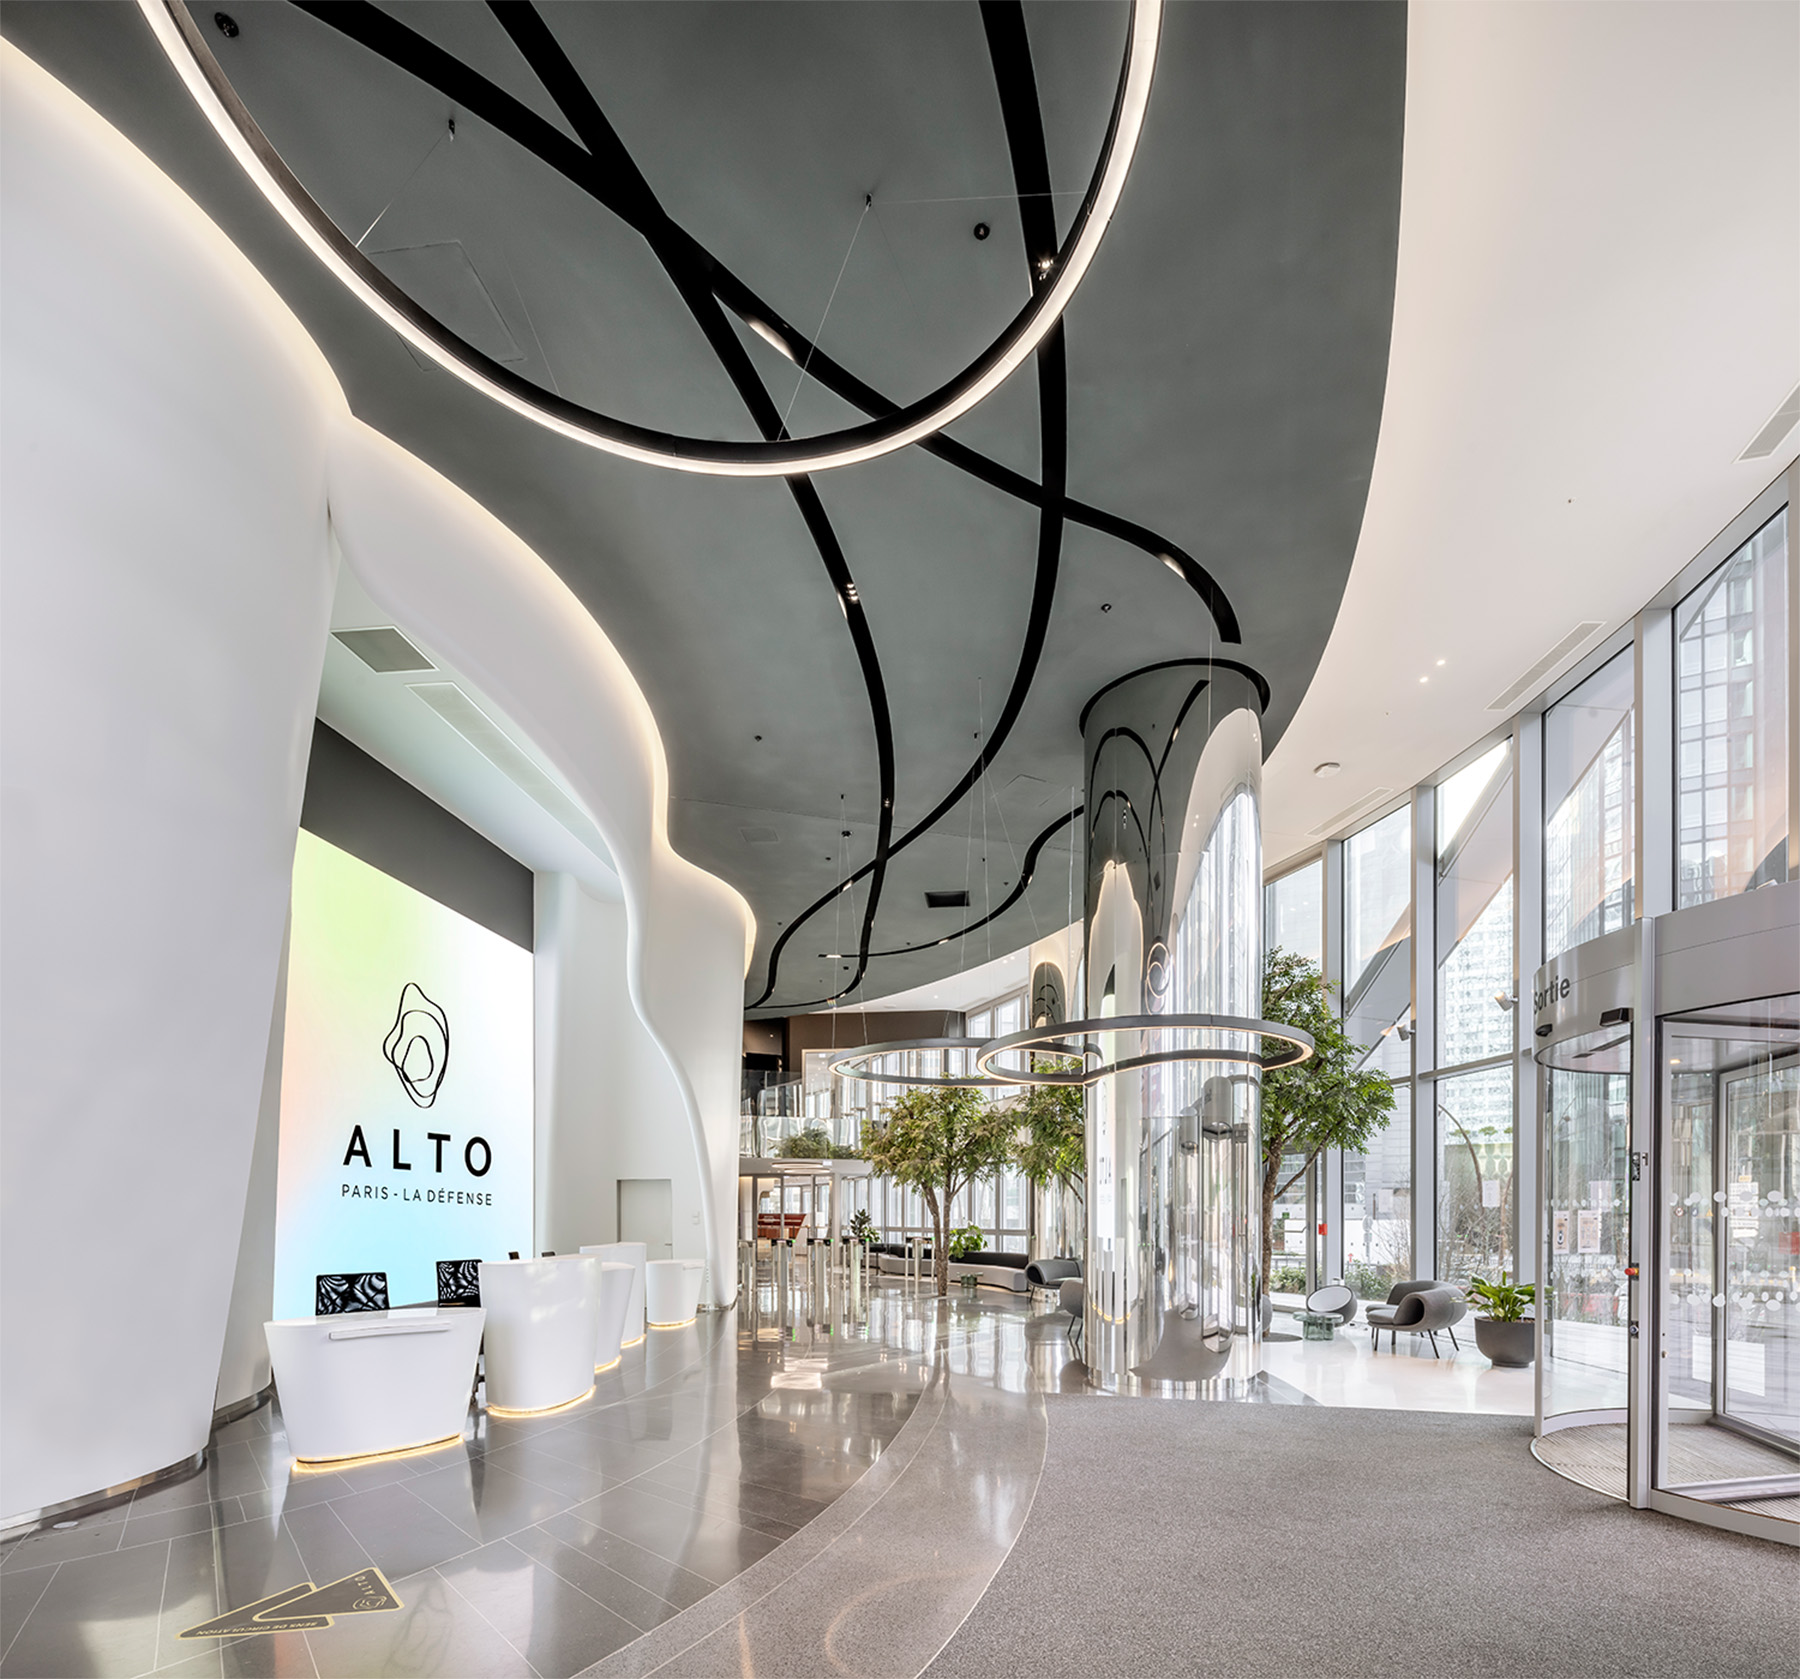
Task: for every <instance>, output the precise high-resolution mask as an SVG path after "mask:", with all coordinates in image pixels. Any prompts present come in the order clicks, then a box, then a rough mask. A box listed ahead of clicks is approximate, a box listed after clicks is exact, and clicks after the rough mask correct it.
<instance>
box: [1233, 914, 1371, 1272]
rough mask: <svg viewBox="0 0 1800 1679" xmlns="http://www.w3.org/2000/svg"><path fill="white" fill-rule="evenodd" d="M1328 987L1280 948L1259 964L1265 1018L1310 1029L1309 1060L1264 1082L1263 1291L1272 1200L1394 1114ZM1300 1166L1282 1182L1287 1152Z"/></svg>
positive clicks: (1302, 960) (1357, 1146) (1312, 965)
mask: <svg viewBox="0 0 1800 1679" xmlns="http://www.w3.org/2000/svg"><path fill="white" fill-rule="evenodd" d="M1331 992H1332V988H1331V987H1330V986H1329V985H1327V984H1326V983H1325V976H1324V975H1323V974H1322V973H1320V971H1319V965H1318V963H1316V962H1311V961H1308V960H1307V958H1306V957H1304V956H1296V955H1295V954H1294V953H1293V952H1292V951H1287V950H1283V949H1281V948H1280V947H1279V946H1277V947H1276V948H1274V949H1273V950H1271V951H1270V952H1269V954H1268V958H1267V960H1266V961H1265V962H1264V963H1263V1004H1262V1011H1263V1018H1264V1019H1265V1020H1269V1021H1272V1022H1274V1023H1275V1024H1276V1025H1278V1026H1298V1027H1299V1028H1300V1029H1301V1030H1302V1031H1305V1032H1310V1033H1311V1034H1312V1040H1313V1053H1312V1056H1311V1058H1310V1059H1309V1060H1306V1061H1302V1062H1299V1063H1298V1064H1297V1065H1295V1066H1292V1067H1283V1068H1279V1069H1277V1070H1275V1071H1272V1072H1266V1073H1264V1074H1263V1081H1262V1169H1263V1170H1262V1276H1263V1278H1264V1287H1265V1289H1266V1288H1267V1286H1268V1282H1267V1279H1268V1276H1269V1269H1270V1264H1271V1262H1272V1259H1273V1250H1274V1236H1275V1232H1274V1223H1275V1203H1276V1202H1277V1201H1278V1200H1280V1198H1281V1197H1282V1196H1283V1195H1285V1194H1286V1193H1287V1192H1288V1191H1289V1190H1290V1189H1292V1188H1293V1187H1294V1185H1295V1184H1296V1183H1298V1182H1299V1181H1300V1180H1301V1178H1303V1177H1304V1176H1305V1175H1306V1173H1307V1171H1308V1169H1309V1168H1310V1167H1311V1166H1312V1163H1313V1162H1314V1161H1315V1160H1317V1159H1318V1158H1319V1156H1320V1155H1321V1154H1323V1153H1324V1152H1325V1150H1326V1149H1328V1148H1343V1149H1350V1150H1353V1151H1358V1150H1362V1149H1365V1148H1367V1147H1368V1145H1369V1141H1370V1139H1371V1138H1372V1137H1374V1135H1375V1133H1376V1132H1378V1131H1379V1130H1380V1129H1381V1128H1382V1127H1383V1126H1384V1125H1385V1124H1386V1123H1387V1118H1388V1115H1389V1114H1390V1113H1392V1112H1393V1109H1394V1087H1393V1085H1392V1084H1391V1083H1390V1082H1389V1081H1388V1077H1387V1075H1386V1074H1385V1073H1376V1072H1370V1071H1368V1070H1366V1069H1361V1068H1359V1067H1358V1065H1357V1063H1358V1062H1359V1061H1361V1060H1362V1058H1363V1056H1364V1055H1366V1054H1367V1053H1368V1052H1367V1050H1366V1049H1365V1048H1364V1047H1363V1046H1362V1045H1361V1044H1358V1043H1356V1042H1355V1041H1354V1040H1353V1039H1352V1038H1351V1037H1350V1036H1349V1035H1348V1034H1347V1033H1346V1032H1345V1031H1344V1024H1343V1022H1342V1021H1341V1020H1339V1019H1338V1015H1337V1010H1336V1009H1335V1008H1334V1007H1333V1006H1332V1000H1331ZM1292 1154H1297V1155H1299V1156H1300V1165H1299V1167H1298V1169H1297V1170H1295V1171H1294V1172H1292V1173H1290V1174H1289V1176H1288V1178H1287V1181H1286V1182H1285V1183H1284V1182H1283V1181H1282V1164H1283V1162H1284V1161H1285V1160H1286V1158H1287V1157H1288V1156H1289V1155H1292Z"/></svg>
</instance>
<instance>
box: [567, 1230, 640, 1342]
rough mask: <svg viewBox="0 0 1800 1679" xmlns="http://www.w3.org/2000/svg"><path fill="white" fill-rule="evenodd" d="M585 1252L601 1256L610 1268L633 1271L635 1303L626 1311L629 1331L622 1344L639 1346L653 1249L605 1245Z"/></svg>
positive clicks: (620, 1243) (626, 1245) (631, 1302)
mask: <svg viewBox="0 0 1800 1679" xmlns="http://www.w3.org/2000/svg"><path fill="white" fill-rule="evenodd" d="M581 1251H582V1252H583V1253H592V1254H598V1255H599V1256H600V1258H601V1259H603V1260H605V1261H606V1262H607V1263H609V1264H617V1265H629V1266H630V1267H631V1273H632V1274H631V1299H630V1301H629V1302H628V1303H627V1304H626V1307H625V1329H624V1334H623V1337H622V1340H621V1342H620V1344H621V1345H622V1346H627V1347H634V1346H636V1345H637V1344H638V1342H639V1341H641V1340H643V1338H644V1267H645V1266H646V1265H648V1264H649V1263H650V1248H649V1245H648V1244H647V1243H644V1242H601V1243H600V1244H599V1245H598V1246H596V1247H591V1248H583V1249H582V1250H581Z"/></svg>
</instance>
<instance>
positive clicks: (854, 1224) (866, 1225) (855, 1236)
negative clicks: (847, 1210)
mask: <svg viewBox="0 0 1800 1679" xmlns="http://www.w3.org/2000/svg"><path fill="white" fill-rule="evenodd" d="M879 1234H880V1232H879V1231H877V1230H876V1228H875V1221H874V1219H872V1218H871V1217H870V1216H869V1209H868V1208H867V1207H858V1208H857V1209H856V1211H855V1212H854V1213H852V1214H851V1215H850V1240H851V1241H853V1242H862V1243H864V1244H865V1245H867V1244H868V1243H870V1242H873V1241H874V1240H875V1239H876V1238H877V1236H879Z"/></svg>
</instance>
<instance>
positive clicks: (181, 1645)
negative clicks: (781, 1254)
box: [0, 1312, 929, 1679]
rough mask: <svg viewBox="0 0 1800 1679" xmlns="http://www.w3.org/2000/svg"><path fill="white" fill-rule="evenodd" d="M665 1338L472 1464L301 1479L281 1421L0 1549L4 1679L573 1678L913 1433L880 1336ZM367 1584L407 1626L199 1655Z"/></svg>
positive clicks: (384, 1625) (761, 1550)
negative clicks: (279, 1677)
mask: <svg viewBox="0 0 1800 1679" xmlns="http://www.w3.org/2000/svg"><path fill="white" fill-rule="evenodd" d="M831 1327H832V1328H833V1329H835V1330H836V1333H826V1332H823V1331H819V1332H815V1331H814V1330H813V1328H812V1327H811V1326H809V1325H807V1324H806V1323H805V1322H804V1319H803V1318H802V1319H801V1320H800V1321H798V1322H796V1323H791V1324H790V1325H789V1326H788V1328H787V1331H786V1333H785V1334H778V1333H775V1332H773V1331H772V1330H770V1329H768V1328H767V1326H763V1325H759V1324H757V1323H756V1322H754V1320H753V1319H750V1318H746V1320H745V1322H744V1323H742V1324H740V1323H739V1322H738V1320H737V1317H736V1316H733V1317H715V1316H710V1315H707V1316H702V1317H701V1318H700V1319H699V1320H697V1322H696V1323H694V1324H692V1325H689V1326H687V1327H685V1328H683V1329H679V1330H663V1331H653V1332H652V1333H651V1335H650V1337H649V1339H648V1340H647V1341H646V1342H645V1343H644V1344H642V1345H640V1346H639V1347H636V1348H633V1349H629V1350H628V1351H627V1353H626V1356H625V1358H624V1360H623V1361H622V1362H621V1364H620V1365H619V1366H618V1367H617V1368H616V1369H614V1370H613V1371H610V1372H608V1373H607V1374H606V1375H604V1376H602V1377H601V1378H599V1383H598V1386H597V1389H596V1392H595V1393H594V1395H593V1397H592V1398H590V1399H588V1400H586V1401H584V1402H583V1403H582V1404H580V1405H578V1406H574V1407H571V1408H570V1409H568V1410H564V1411H559V1412H556V1413H553V1414H551V1415H548V1416H545V1417H540V1418H505V1419H502V1418H499V1417H491V1416H489V1415H488V1414H487V1413H486V1412H485V1411H483V1410H477V1411H475V1412H474V1413H473V1416H472V1420H471V1424H470V1427H469V1429H468V1431H467V1433H466V1434H465V1437H464V1439H463V1441H462V1442H461V1443H460V1444H459V1445H455V1446H451V1447H446V1448H444V1449H442V1450H439V1451H435V1452H429V1453H425V1454H421V1455H418V1456H413V1457H403V1458H395V1459H390V1460H386V1461H376V1462H370V1463H365V1464H362V1465H358V1466H355V1467H351V1468H346V1469H343V1470H338V1471H332V1472H322V1473H321V1472H307V1471H305V1470H300V1469H296V1467H295V1465H294V1462H293V1458H292V1456H291V1454H290V1453H289V1452H288V1449H287V1442H286V1438H285V1436H284V1435H283V1433H282V1430H281V1416H280V1411H279V1409H278V1407H275V1406H265V1407H264V1408H263V1409H262V1410H260V1411H257V1412H254V1413H252V1414H251V1415H250V1416H248V1417H244V1418H241V1419H240V1420H238V1421H237V1422H235V1423H232V1424H229V1425H228V1426H226V1427H224V1428H221V1429H219V1430H218V1431H217V1433H216V1435H215V1437H214V1440H213V1443H212V1446H211V1448H210V1450H209V1453H208V1464H207V1467H206V1469H205V1470H204V1471H203V1472H202V1473H201V1474H199V1475H197V1476H195V1477H194V1478H192V1479H191V1480H188V1481H185V1482H182V1483H180V1484H178V1485H174V1486H169V1487H165V1488H160V1489H157V1490H154V1491H151V1492H147V1493H145V1494H142V1495H141V1496H139V1497H137V1498H136V1499H134V1500H133V1501H132V1502H131V1503H130V1504H127V1505H123V1506H120V1507H118V1508H116V1509H113V1510H109V1511H105V1512H102V1513H100V1514H98V1515H95V1516H92V1517H89V1518H86V1519H84V1520H82V1521H81V1522H80V1523H79V1524H78V1525H77V1526H75V1527H74V1528H72V1529H70V1530H68V1531H64V1532H56V1531H51V1532H46V1533H43V1534H39V1535H35V1536H32V1537H29V1538H26V1539H23V1540H20V1541H15V1542H12V1543H10V1544H8V1545H7V1546H5V1547H4V1549H3V1550H0V1643H3V1646H4V1655H3V1656H0V1674H4V1675H7V1676H8V1679H11V1676H14V1675H17V1676H20V1679H52V1676H58V1679H60V1676H62V1675H77V1674H94V1675H113V1674H117V1675H135V1674H144V1673H150V1672H155V1673H163V1672H169V1673H182V1674H213V1675H224V1674H237V1673H246V1674H249V1673H276V1674H296V1675H315V1674H316V1675H319V1676H320V1679H326V1676H331V1675H363V1674H374V1673H387V1672H397V1673H399V1672H403V1673H424V1672H431V1673H453V1674H457V1675H464V1676H472V1675H477V1674H486V1673H507V1674H514V1673H519V1674H541V1675H547V1676H548V1675H568V1674H574V1673H576V1672H578V1671H580V1670H581V1669H583V1668H585V1667H587V1666H589V1665H591V1664H592V1663H593V1662H595V1661H597V1660H598V1659H600V1658H601V1657H603V1656H605V1655H607V1654H608V1653H610V1652H611V1651H613V1650H616V1649H618V1648H620V1647H621V1646H623V1645H626V1644H628V1643H630V1642H631V1641H632V1640H634V1639H636V1638H638V1637H640V1636H641V1635H642V1634H643V1633H644V1632H645V1631H646V1630H648V1629H650V1628H652V1627H655V1626H657V1625H659V1624H660V1623H662V1622H663V1621H666V1620H668V1619H669V1618H670V1617H672V1616H675V1615H677V1614H678V1613H679V1612H680V1611H682V1610H683V1609H686V1608H688V1607H689V1606H690V1605H692V1604H694V1603H697V1602H698V1601H700V1600H701V1599H702V1598H704V1597H705V1596H707V1595H708V1594H709V1593H711V1592H713V1591H714V1590H715V1589H716V1588H717V1587H719V1586H720V1585H722V1584H723V1583H724V1582H726V1581H728V1580H731V1579H732V1578H734V1577H735V1576H736V1575H738V1574H739V1573H741V1572H742V1571H743V1570H744V1569H745V1568H747V1567H748V1566H750V1565H751V1564H752V1563H754V1562H756V1561H757V1560H758V1559H759V1558H762V1557H765V1556H767V1555H768V1554H769V1553H770V1552H771V1551H773V1550H774V1549H775V1548H776V1547H777V1546H779V1545H780V1544H781V1542H782V1541H783V1540H784V1539H786V1538H789V1537H790V1536H792V1535H793V1534H795V1533H796V1532H798V1531H799V1530H800V1529H801V1528H802V1527H803V1526H805V1525H806V1524H807V1523H809V1522H811V1521H812V1520H813V1519H814V1518H815V1517H816V1516H818V1515H819V1514H820V1513H821V1512H823V1511H824V1510H826V1509H827V1508H829V1506H830V1505H831V1503H832V1502H833V1501H834V1500H835V1499H836V1498H837V1497H838V1496H839V1495H840V1494H841V1493H842V1492H843V1491H844V1490H845V1489H846V1488H847V1487H849V1486H851V1485H853V1484H854V1483H855V1482H856V1480H857V1479H858V1477H859V1476H861V1475H862V1474H863V1472H864V1471H865V1470H866V1469H867V1468H868V1467H869V1466H870V1464H872V1463H874V1462H875V1461H876V1460H877V1459H878V1458H879V1457H880V1455H881V1453H882V1452H883V1451H884V1450H885V1449H886V1447H887V1446H888V1445H889V1443H890V1442H891V1441H892V1440H893V1438H894V1436H895V1434H896V1433H897V1432H898V1431H899V1429H900V1427H901V1425H902V1424H903V1423H904V1422H905V1421H906V1419H907V1417H908V1415H909V1414H910V1413H911V1411H912V1409H913V1406H914V1405H915V1404H916V1402H917V1400H918V1396H919V1393H920V1391H921V1390H922V1388H923V1387H924V1385H925V1383H926V1380H927V1378H928V1375H929V1367H928V1364H927V1363H926V1362H923V1361H921V1360H919V1359H917V1358H914V1357H909V1356H905V1353H904V1349H901V1350H900V1352H899V1356H897V1355H896V1348H894V1347H892V1346H890V1345H888V1344H887V1340H886V1338H885V1329H886V1327H887V1326H886V1325H885V1323H884V1322H882V1321H878V1322H877V1323H876V1325H875V1327H874V1329H873V1330H872V1329H871V1327H870V1324H869V1321H868V1314H867V1313H866V1312H865V1313H864V1316H863V1321H862V1322H861V1323H860V1324H858V1323H856V1322H854V1321H850V1322H845V1323H839V1324H837V1325H834V1326H831ZM370 1564H374V1565H376V1566H377V1567H379V1568H380V1569H381V1570H382V1571H383V1573H385V1575H386V1576H387V1578H388V1580H389V1581H390V1582H391V1583H392V1584H393V1585H394V1586H395V1587H396V1589H397V1592H398V1595H399V1597H400V1599H401V1601H402V1603H403V1605H404V1608H403V1609H402V1610H401V1611H400V1612H398V1613H386V1614H369V1615H356V1616H347V1617H344V1618H342V1619H339V1620H338V1621H336V1622H335V1624H333V1625H332V1626H331V1627H329V1628H327V1629H324V1630H320V1631H313V1632H282V1633H276V1634H272V1635H259V1636H256V1637H251V1638H242V1639H236V1640H228V1641H219V1640H205V1641H201V1642H198V1643H196V1642H193V1641H186V1642H184V1641H182V1640H181V1639H180V1637H179V1634H180V1633H181V1632H182V1631H183V1630H184V1629H185V1628H188V1627H193V1626H196V1625H199V1624H200V1623H202V1622H205V1621H207V1620H209V1619H210V1618H212V1617H213V1616H214V1615H215V1614H218V1613H221V1612H223V1611H225V1610H227V1609H234V1608H237V1607H239V1606H241V1605H243V1604H246V1603H250V1602H253V1601H255V1600H256V1599H259V1598H262V1597H264V1596H267V1595H268V1594H269V1593H271V1592H275V1591H278V1590H280V1589H282V1588H284V1587H288V1586H291V1585H294V1584H297V1583H298V1582H300V1581H303V1580H311V1581H312V1582H314V1583H315V1584H318V1585H323V1584H325V1583H327V1582H330V1581H335V1580H338V1579H340V1578H342V1577H343V1576H345V1575H347V1574H351V1573H353V1572H354V1571H355V1570H357V1569H360V1568H366V1567H368V1566H369V1565H370Z"/></svg>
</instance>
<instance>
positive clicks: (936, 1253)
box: [925, 1189, 950, 1294]
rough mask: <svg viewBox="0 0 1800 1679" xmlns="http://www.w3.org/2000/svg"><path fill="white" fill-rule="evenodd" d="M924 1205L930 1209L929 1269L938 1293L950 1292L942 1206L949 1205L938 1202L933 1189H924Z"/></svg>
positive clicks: (948, 1257) (948, 1260) (946, 1202)
mask: <svg viewBox="0 0 1800 1679" xmlns="http://www.w3.org/2000/svg"><path fill="white" fill-rule="evenodd" d="M925 1205H926V1206H928V1207H929V1208H930V1209H931V1271H932V1275H933V1276H934V1277H935V1278H936V1279H937V1291H938V1293H939V1294H948V1293H949V1292H950V1256H949V1255H948V1254H947V1253H946V1252H945V1251H944V1235H945V1231H944V1208H945V1207H947V1206H948V1205H949V1202H948V1201H945V1202H944V1203H943V1205H941V1206H940V1205H939V1203H938V1194H937V1191H936V1190H935V1189H927V1190H926V1191H925Z"/></svg>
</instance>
